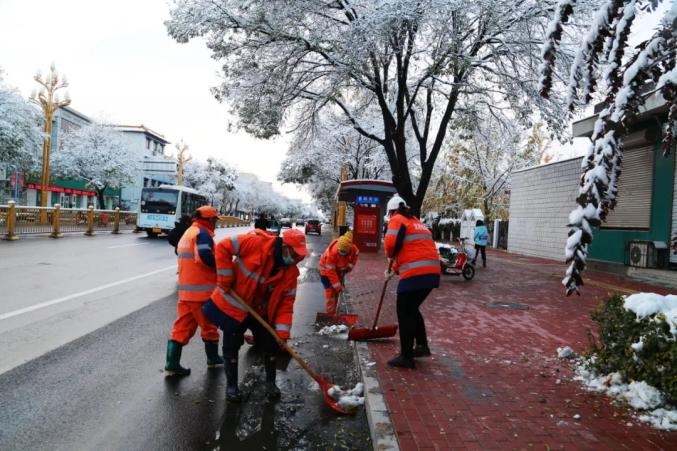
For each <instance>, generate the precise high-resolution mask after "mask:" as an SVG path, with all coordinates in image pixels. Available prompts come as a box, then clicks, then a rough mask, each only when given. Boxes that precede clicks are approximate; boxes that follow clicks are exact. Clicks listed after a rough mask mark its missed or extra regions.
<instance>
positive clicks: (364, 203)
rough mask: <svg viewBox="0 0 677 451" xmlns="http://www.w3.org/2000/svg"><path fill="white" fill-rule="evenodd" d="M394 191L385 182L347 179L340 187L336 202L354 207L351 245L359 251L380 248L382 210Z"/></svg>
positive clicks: (373, 250) (390, 185)
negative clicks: (353, 244)
mask: <svg viewBox="0 0 677 451" xmlns="http://www.w3.org/2000/svg"><path fill="white" fill-rule="evenodd" d="M396 192H397V191H396V190H395V187H394V186H393V184H392V183H391V182H386V181H384V180H347V181H344V182H341V184H340V185H339V189H338V192H337V193H336V197H337V200H338V201H339V202H346V203H348V205H349V206H350V207H352V208H353V213H354V215H353V227H352V228H353V243H355V245H356V246H357V248H358V249H359V250H360V252H377V251H378V250H379V249H380V247H381V235H382V231H383V216H384V215H385V214H386V211H385V208H386V205H387V203H388V199H390V198H391V197H392V196H393V195H394V194H395V193H396Z"/></svg>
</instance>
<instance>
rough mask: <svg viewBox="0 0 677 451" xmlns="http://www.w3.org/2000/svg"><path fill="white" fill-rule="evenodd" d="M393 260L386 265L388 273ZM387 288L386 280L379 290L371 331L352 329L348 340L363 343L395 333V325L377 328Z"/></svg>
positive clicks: (364, 328)
mask: <svg viewBox="0 0 677 451" xmlns="http://www.w3.org/2000/svg"><path fill="white" fill-rule="evenodd" d="M393 260H394V258H393V259H391V260H390V263H389V264H388V272H390V271H391V270H392V269H393ZM387 286H388V279H386V281H385V282H384V283H383V289H382V290H381V299H380V300H379V301H378V308H377V309H376V316H374V324H373V325H372V326H371V329H367V328H366V327H353V328H351V329H350V330H349V331H348V340H355V341H364V340H372V339H374V338H390V337H394V336H395V334H396V333H397V324H388V325H386V326H381V327H378V326H377V324H378V317H379V315H380V314H381V306H383V298H385V295H386V287H387Z"/></svg>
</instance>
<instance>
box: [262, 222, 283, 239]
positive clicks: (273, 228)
mask: <svg viewBox="0 0 677 451" xmlns="http://www.w3.org/2000/svg"><path fill="white" fill-rule="evenodd" d="M281 229H282V227H281V226H280V223H279V222H277V221H276V220H274V219H271V220H270V221H268V226H267V227H266V232H271V233H275V234H276V235H279V234H280V230H281Z"/></svg>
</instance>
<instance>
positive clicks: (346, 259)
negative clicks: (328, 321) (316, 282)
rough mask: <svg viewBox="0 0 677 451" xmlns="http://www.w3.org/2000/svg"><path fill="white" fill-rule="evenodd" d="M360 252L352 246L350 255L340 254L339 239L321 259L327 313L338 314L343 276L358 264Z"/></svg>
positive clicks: (333, 242)
mask: <svg viewBox="0 0 677 451" xmlns="http://www.w3.org/2000/svg"><path fill="white" fill-rule="evenodd" d="M359 255H360V250H359V249H358V248H357V246H355V245H354V244H352V245H351V246H350V251H349V252H348V255H345V256H344V255H341V254H340V253H339V247H338V239H335V240H334V241H332V242H331V243H329V246H328V247H327V249H326V250H325V251H324V253H323V254H322V256H321V257H320V263H319V269H320V276H322V284H323V286H324V299H325V306H326V308H327V310H326V311H327V313H330V314H333V313H335V312H336V298H337V297H338V294H339V293H340V292H341V290H342V289H343V285H342V279H343V277H342V276H343V275H345V274H347V273H349V272H350V271H352V270H353V268H354V267H355V265H356V264H357V257H358V256H359Z"/></svg>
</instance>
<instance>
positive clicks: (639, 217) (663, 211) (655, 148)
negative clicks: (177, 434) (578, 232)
mask: <svg viewBox="0 0 677 451" xmlns="http://www.w3.org/2000/svg"><path fill="white" fill-rule="evenodd" d="M660 100H661V99H649V101H648V102H647V104H646V105H645V107H644V108H643V110H642V111H641V113H640V115H639V116H638V118H637V120H636V121H635V122H634V123H633V125H632V128H631V129H630V130H629V132H628V134H626V136H625V137H624V139H623V172H622V173H621V176H620V179H619V181H618V203H617V205H616V207H615V208H614V209H613V210H612V211H611V212H610V213H609V215H608V216H607V218H606V220H605V221H604V223H602V225H601V226H600V227H596V228H595V230H593V241H592V243H591V245H590V248H589V261H591V262H595V261H598V262H602V263H605V264H607V263H608V264H617V265H628V266H640V267H657V268H667V267H675V266H677V176H676V173H677V168H676V164H677V163H676V158H675V151H674V150H673V151H672V152H671V153H670V155H669V156H668V157H667V158H666V157H664V156H663V147H662V142H661V140H662V136H661V130H662V125H663V124H664V120H665V114H666V109H665V102H664V101H663V102H661V101H660ZM595 120H596V116H592V117H590V118H586V119H583V120H581V121H578V122H575V123H574V124H573V134H574V136H576V137H584V136H587V137H590V136H591V135H592V130H593V127H594V123H595ZM581 163H582V157H581V158H575V159H571V160H566V161H560V162H556V163H552V164H548V165H544V166H538V167H534V168H529V169H525V170H522V171H518V172H516V173H515V174H514V175H513V179H512V192H511V198H510V227H509V232H508V233H509V238H508V250H509V251H511V252H515V253H520V254H525V255H534V256H540V257H546V258H552V259H555V260H564V246H565V243H566V240H567V235H568V228H567V227H566V225H567V223H568V215H569V213H570V212H571V210H573V208H574V207H575V199H576V197H577V195H578V187H579V184H580V177H581V170H582V169H581Z"/></svg>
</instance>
